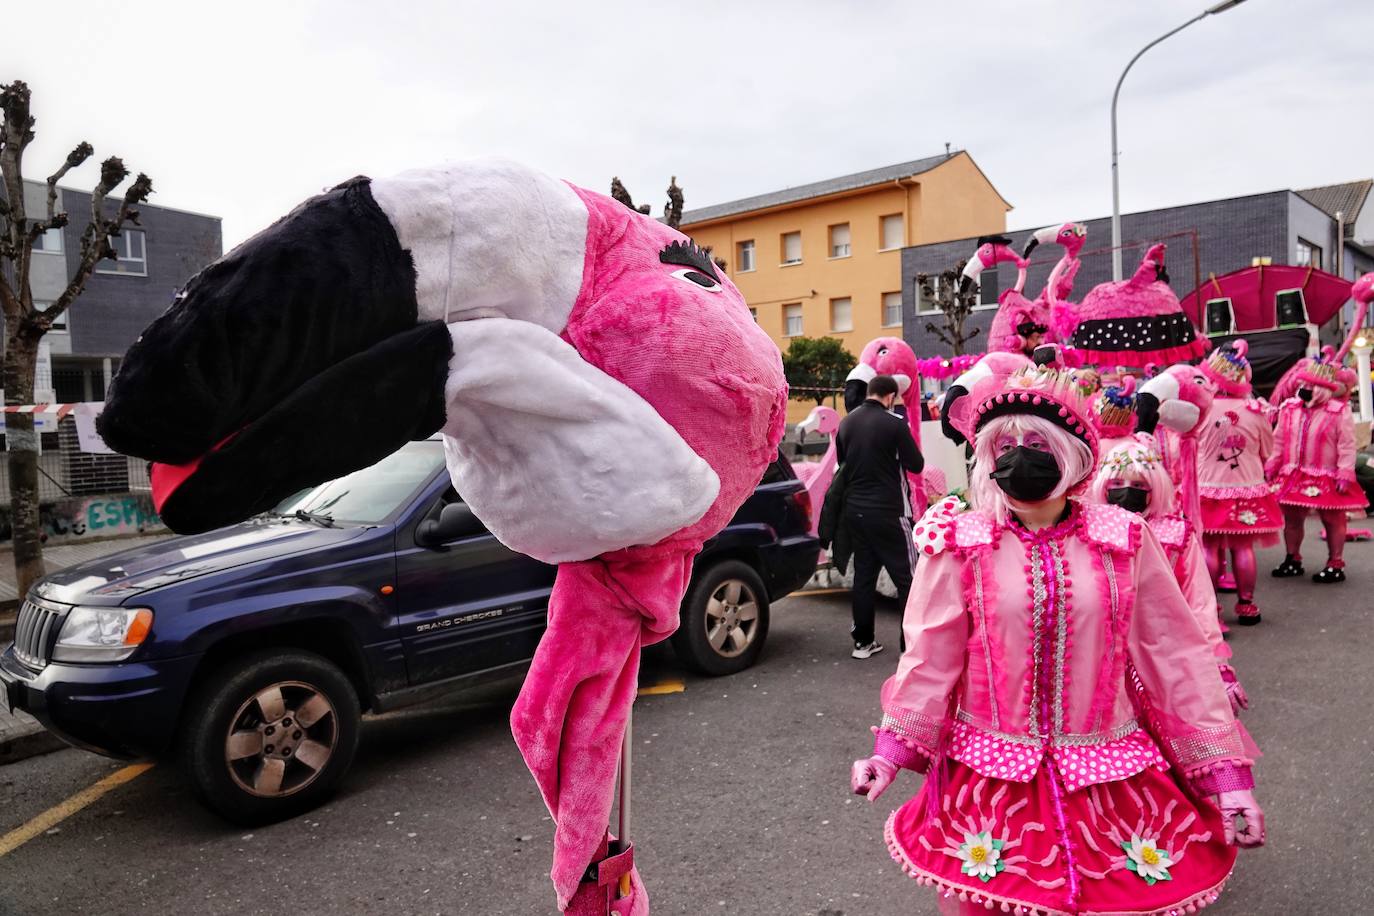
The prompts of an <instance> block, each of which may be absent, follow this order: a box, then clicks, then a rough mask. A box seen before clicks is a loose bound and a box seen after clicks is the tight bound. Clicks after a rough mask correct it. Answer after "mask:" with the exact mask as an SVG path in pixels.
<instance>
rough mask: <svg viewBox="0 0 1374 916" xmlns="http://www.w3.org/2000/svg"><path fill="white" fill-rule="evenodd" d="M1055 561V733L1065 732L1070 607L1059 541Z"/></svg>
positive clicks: (1054, 546)
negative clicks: (1065, 689)
mask: <svg viewBox="0 0 1374 916" xmlns="http://www.w3.org/2000/svg"><path fill="white" fill-rule="evenodd" d="M1049 551H1050V558H1051V559H1052V560H1053V561H1054V585H1055V588H1054V598H1055V600H1054V614H1055V627H1054V734H1056V735H1062V734H1063V733H1064V671H1065V663H1066V656H1067V655H1068V651H1069V613H1068V612H1069V608H1068V600H1067V598H1066V597H1065V594H1066V592H1065V587H1064V555H1063V553H1061V552H1060V550H1059V542H1058V541H1055V542H1054V543H1052V544H1051V545H1050V546H1049Z"/></svg>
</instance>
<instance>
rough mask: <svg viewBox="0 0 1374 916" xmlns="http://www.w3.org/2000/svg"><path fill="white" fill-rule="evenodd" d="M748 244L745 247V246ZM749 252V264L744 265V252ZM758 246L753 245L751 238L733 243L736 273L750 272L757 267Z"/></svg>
mask: <svg viewBox="0 0 1374 916" xmlns="http://www.w3.org/2000/svg"><path fill="white" fill-rule="evenodd" d="M746 245H747V246H749V247H748V248H745V246H746ZM745 251H748V252H749V266H748V267H745V266H744V252H745ZM758 263H759V262H758V248H757V246H755V245H754V240H753V239H745V240H744V241H742V242H736V243H735V264H736V265H738V266H737V267H736V268H735V273H737V274H751V273H753V272H754V271H755V270H757V269H758Z"/></svg>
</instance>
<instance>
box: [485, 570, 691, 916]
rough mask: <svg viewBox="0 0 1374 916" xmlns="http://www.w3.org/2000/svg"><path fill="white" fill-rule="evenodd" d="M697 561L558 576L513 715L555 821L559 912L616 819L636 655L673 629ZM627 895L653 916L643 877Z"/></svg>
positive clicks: (634, 906)
mask: <svg viewBox="0 0 1374 916" xmlns="http://www.w3.org/2000/svg"><path fill="white" fill-rule="evenodd" d="M694 553H695V551H691V552H686V551H683V550H680V549H678V550H675V551H674V552H673V554H672V555H670V556H663V555H662V552H661V551H659V552H657V553H655V552H654V551H653V548H647V549H645V550H644V551H643V555H642V556H640V555H637V554H638V552H637V551H636V550H634V549H632V550H628V551H621V552H619V553H617V554H615V555H612V556H611V557H599V558H597V559H595V560H588V561H585V562H581V563H564V564H562V565H561V566H559V567H558V578H557V579H556V580H555V581H554V586H553V594H552V595H551V596H550V598H549V626H548V630H547V631H546V632H545V633H544V637H543V639H541V640H540V641H539V648H538V650H536V652H535V655H534V661H533V663H532V664H531V666H530V671H529V674H528V675H527V676H526V678H525V686H524V687H523V688H522V689H521V691H520V696H519V698H518V699H517V700H516V701H515V708H514V709H513V710H512V711H511V731H512V732H513V733H514V735H515V741H516V744H517V745H519V747H520V753H521V754H522V755H523V756H524V758H525V764H526V765H527V766H528V767H529V768H530V772H531V773H532V774H533V775H534V778H535V782H536V783H538V785H539V792H540V794H541V795H543V797H544V803H545V804H546V805H548V808H549V813H551V814H552V815H553V820H554V839H553V870H552V872H551V873H550V876H551V877H552V878H553V883H554V889H555V891H556V892H557V894H558V906H559V908H560V909H565V908H567V906H568V903H569V901H570V900H571V899H572V897H573V894H574V893H576V891H577V886H578V883H579V881H580V880H581V878H582V875H583V874H584V872H585V871H586V869H587V866H588V865H590V864H591V862H592V859H593V857H594V856H595V854H596V851H597V847H598V845H599V844H600V842H601V840H602V838H603V837H604V836H605V832H606V828H607V825H608V822H609V820H610V815H611V803H612V800H613V798H614V794H615V785H616V768H617V766H618V764H619V759H620V744H621V740H622V739H623V738H624V735H625V722H626V719H627V717H628V716H629V712H630V706H631V704H632V703H634V698H635V691H636V688H637V681H636V679H637V677H638V675H639V653H640V648H641V647H642V646H644V645H646V644H649V643H653V642H657V641H659V640H661V639H663V638H664V637H666V636H667V635H668V634H670V633H671V632H672V631H673V629H674V627H675V626H676V625H677V614H678V605H679V603H680V602H681V601H682V594H683V591H684V590H685V589H686V587H687V578H688V576H689V575H690V573H691V569H692V555H693V554H694ZM560 761H561V762H560ZM565 786H568V787H575V788H576V791H575V792H572V791H569V792H564V791H563V789H564V787H565ZM633 839H634V837H633V835H632V836H631V841H633ZM631 895H632V898H633V904H632V907H631V909H630V910H629V911H628V912H629V913H631V914H635V916H639V914H645V913H648V911H649V902H648V898H647V896H646V895H645V893H644V889H643V886H642V885H641V884H640V882H639V875H638V873H637V872H636V873H633V889H632V891H631Z"/></svg>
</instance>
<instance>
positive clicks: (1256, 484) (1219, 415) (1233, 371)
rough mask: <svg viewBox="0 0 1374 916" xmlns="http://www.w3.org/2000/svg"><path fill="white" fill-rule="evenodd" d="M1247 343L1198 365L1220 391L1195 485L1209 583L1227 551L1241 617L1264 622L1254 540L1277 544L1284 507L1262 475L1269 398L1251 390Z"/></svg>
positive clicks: (1269, 441) (1206, 424)
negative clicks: (1257, 596) (1258, 597)
mask: <svg viewBox="0 0 1374 916" xmlns="http://www.w3.org/2000/svg"><path fill="white" fill-rule="evenodd" d="M1246 350H1247V344H1246V342H1245V341H1244V340H1237V341H1235V342H1234V343H1231V344H1229V345H1227V346H1225V347H1222V348H1220V349H1217V350H1214V351H1212V354H1211V355H1210V356H1209V357H1208V358H1207V359H1206V360H1204V361H1203V362H1202V363H1201V364H1200V365H1199V366H1198V370H1199V371H1200V372H1201V373H1202V374H1203V375H1205V376H1207V378H1208V380H1209V381H1211V383H1212V384H1213V385H1214V386H1215V387H1216V392H1217V393H1216V397H1215V398H1214V399H1213V400H1212V406H1211V408H1210V409H1209V410H1208V411H1207V417H1206V419H1205V420H1204V421H1203V424H1202V428H1201V430H1200V431H1199V432H1198V453H1197V472H1196V473H1197V486H1198V496H1199V499H1200V501H1201V504H1202V531H1203V534H1202V542H1203V545H1204V546H1205V547H1206V550H1207V568H1208V569H1209V570H1210V571H1211V575H1212V584H1213V586H1214V587H1216V586H1219V585H1220V584H1221V583H1220V577H1221V573H1222V572H1223V571H1224V570H1225V569H1226V558H1227V553H1228V552H1229V553H1230V560H1231V570H1232V572H1233V574H1234V576H1235V580H1236V591H1237V593H1238V596H1237V601H1236V622H1237V623H1240V624H1244V625H1247V626H1248V625H1253V624H1257V623H1259V622H1260V612H1259V608H1257V607H1256V606H1255V545H1256V544H1259V545H1263V546H1269V545H1271V544H1277V543H1278V540H1279V538H1278V534H1279V531H1280V530H1281V529H1282V528H1283V513H1282V510H1280V509H1279V503H1278V500H1277V499H1275V498H1274V494H1273V493H1271V492H1270V491H1269V485H1268V483H1266V482H1265V479H1264V463H1265V462H1266V461H1268V460H1269V456H1270V455H1271V454H1272V453H1273V451H1274V432H1273V429H1272V428H1271V427H1270V425H1269V420H1268V418H1267V417H1266V416H1265V409H1264V404H1263V403H1262V402H1260V401H1258V400H1256V399H1255V398H1253V397H1251V396H1250V362H1249V360H1247V359H1246V358H1245V356H1246Z"/></svg>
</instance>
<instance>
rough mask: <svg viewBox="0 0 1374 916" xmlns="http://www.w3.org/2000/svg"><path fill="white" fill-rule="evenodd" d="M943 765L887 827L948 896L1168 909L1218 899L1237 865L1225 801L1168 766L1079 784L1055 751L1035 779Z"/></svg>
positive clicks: (900, 849)
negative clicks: (1060, 766) (1182, 780)
mask: <svg viewBox="0 0 1374 916" xmlns="http://www.w3.org/2000/svg"><path fill="white" fill-rule="evenodd" d="M944 766H945V778H943V779H939V780H935V779H929V780H927V781H926V784H925V785H924V786H922V788H921V791H920V792H919V793H917V795H916V796H915V797H914V798H912V799H911V800H910V801H908V802H907V803H906V804H905V805H903V806H902V807H901V808H899V809H898V810H897V811H894V812H893V813H892V816H891V817H890V818H889V819H888V822H887V829H886V835H887V843H888V849H889V851H890V852H891V853H892V857H893V859H895V860H896V861H897V863H898V864H900V865H901V866H902V870H903V871H905V872H906V873H907V874H908V875H910V876H911V877H913V878H915V879H916V880H917V881H918V882H919V883H921V884H927V885H932V886H934V887H935V888H936V889H937V890H938V892H939V893H941V894H942V895H945V896H957V897H958V898H959V899H960V900H968V901H971V902H973V903H975V904H979V905H984V906H988V905H990V906H991V907H992V909H993V910H994V911H1001V912H1011V913H1018V914H1023V916H1024V914H1031V913H1034V914H1037V916H1061V914H1079V913H1118V914H1140V916H1144V914H1163V913H1168V912H1171V911H1172V912H1181V911H1183V910H1185V909H1186V908H1188V907H1190V906H1191V907H1193V908H1201V907H1203V906H1206V905H1207V904H1209V903H1212V902H1213V901H1215V900H1216V898H1217V895H1218V894H1219V893H1220V892H1221V889H1222V886H1223V885H1224V884H1225V883H1226V879H1227V878H1228V877H1229V876H1230V873H1231V868H1232V866H1233V865H1234V864H1235V859H1236V850H1235V848H1234V847H1231V846H1228V845H1227V844H1226V842H1225V839H1224V837H1225V832H1224V830H1223V828H1222V823H1221V817H1220V815H1219V814H1218V812H1217V810H1216V809H1215V808H1214V807H1212V806H1211V805H1210V804H1209V803H1206V802H1203V803H1202V804H1200V805H1199V804H1195V803H1194V802H1193V801H1192V800H1191V798H1190V797H1189V796H1188V795H1187V794H1186V793H1185V792H1184V791H1183V789H1182V788H1181V787H1180V786H1179V785H1178V784H1177V783H1175V782H1174V779H1173V777H1172V776H1171V775H1170V772H1169V771H1161V770H1159V769H1157V768H1154V767H1150V768H1148V769H1145V770H1142V771H1141V772H1139V773H1137V774H1135V775H1134V776H1131V777H1128V778H1126V779H1123V780H1119V781H1116V782H1105V783H1100V784H1096V785H1090V786H1087V787H1085V788H1081V789H1078V790H1076V791H1072V792H1069V791H1067V790H1065V788H1064V786H1063V781H1062V779H1060V777H1059V776H1058V775H1057V774H1056V773H1055V771H1054V768H1053V766H1052V764H1050V762H1049V761H1048V760H1046V761H1044V762H1043V764H1042V765H1041V767H1040V768H1039V770H1038V771H1037V772H1036V774H1035V776H1033V777H1032V778H1031V779H1030V781H1029V782H1010V781H1007V780H1002V779H995V778H992V777H987V776H981V775H979V774H978V773H977V772H976V771H974V770H973V769H972V768H970V767H968V766H966V765H964V764H962V763H960V762H958V761H956V760H952V759H946V761H945V763H944ZM937 783H938V784H939V789H938V791H939V794H940V797H939V798H936V799H929V801H933V803H934V812H935V816H934V817H933V818H931V817H927V811H926V805H927V801H928V799H927V795H928V794H930V793H931V792H932V791H935V787H936V785H937ZM1065 833H1067V836H1065ZM1004 904H1005V906H1003V905H1004Z"/></svg>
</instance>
